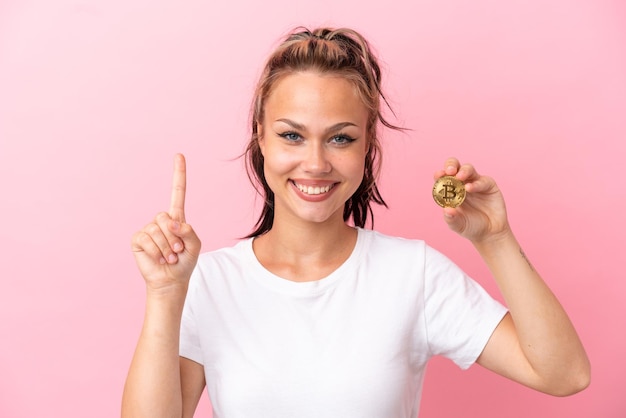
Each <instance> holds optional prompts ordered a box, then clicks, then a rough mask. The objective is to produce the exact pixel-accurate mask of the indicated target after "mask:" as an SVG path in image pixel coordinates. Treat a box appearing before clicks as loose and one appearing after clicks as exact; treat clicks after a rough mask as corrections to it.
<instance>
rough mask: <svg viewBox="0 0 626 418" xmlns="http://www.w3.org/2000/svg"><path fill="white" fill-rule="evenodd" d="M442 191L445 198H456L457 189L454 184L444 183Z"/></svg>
mask: <svg viewBox="0 0 626 418" xmlns="http://www.w3.org/2000/svg"><path fill="white" fill-rule="evenodd" d="M442 192H443V198H444V199H446V200H452V199H454V198H456V191H455V188H454V186H453V185H452V184H444V185H443V190H442Z"/></svg>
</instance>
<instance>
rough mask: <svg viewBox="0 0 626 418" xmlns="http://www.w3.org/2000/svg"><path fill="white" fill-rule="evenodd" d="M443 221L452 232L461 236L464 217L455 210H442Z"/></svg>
mask: <svg viewBox="0 0 626 418" xmlns="http://www.w3.org/2000/svg"><path fill="white" fill-rule="evenodd" d="M443 219H444V220H445V222H446V223H447V224H448V227H449V228H450V229H451V230H453V231H454V232H456V233H458V234H461V233H462V232H463V231H464V230H465V217H464V216H462V215H461V214H460V213H459V212H458V210H456V209H455V208H444V210H443Z"/></svg>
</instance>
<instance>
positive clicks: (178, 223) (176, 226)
mask: <svg viewBox="0 0 626 418" xmlns="http://www.w3.org/2000/svg"><path fill="white" fill-rule="evenodd" d="M172 228H174V230H175V231H178V229H179V228H180V222H178V221H174V223H173V224H172Z"/></svg>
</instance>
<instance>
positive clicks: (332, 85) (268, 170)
mask: <svg viewBox="0 0 626 418" xmlns="http://www.w3.org/2000/svg"><path fill="white" fill-rule="evenodd" d="M367 119H368V111H367V108H366V107H365V105H364V104H363V103H362V101H361V99H360V98H359V96H358V93H357V91H356V89H355V87H354V86H353V85H352V84H351V83H350V82H349V81H347V80H346V79H344V78H341V77H339V76H332V75H319V74H317V73H314V72H299V73H294V74H290V75H287V76H285V77H284V78H282V79H281V80H280V81H278V82H277V83H276V84H275V86H274V89H273V91H272V92H271V93H270V95H269V97H268V98H267V100H266V103H265V108H264V119H263V121H262V124H261V126H259V132H260V133H261V136H260V139H259V146H260V148H261V152H262V153H263V157H264V159H265V165H264V170H265V178H266V180H267V183H268V185H269V187H270V188H271V189H272V191H273V192H274V196H275V202H274V204H275V208H274V222H275V223H276V222H280V221H282V220H289V219H292V220H296V221H307V222H317V223H320V222H329V221H330V222H343V208H344V204H345V202H346V201H347V200H348V199H349V198H350V197H351V196H352V195H353V194H354V192H355V191H356V189H357V188H358V187H359V185H360V184H361V180H362V179H363V170H364V166H365V155H366V153H367V150H368V144H369V141H368V138H367V126H366V125H367Z"/></svg>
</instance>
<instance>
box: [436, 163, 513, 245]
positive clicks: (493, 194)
mask: <svg viewBox="0 0 626 418" xmlns="http://www.w3.org/2000/svg"><path fill="white" fill-rule="evenodd" d="M445 175H447V176H455V177H456V178H458V179H459V180H461V181H462V182H463V183H465V191H466V197H465V201H464V202H463V204H461V205H460V206H458V207H456V208H444V209H443V214H444V219H445V221H446V223H447V224H448V226H449V227H450V229H452V230H453V231H455V232H457V233H458V234H460V235H461V236H463V237H465V238H467V239H469V240H470V241H472V242H473V243H479V242H482V241H485V240H490V239H498V237H500V236H501V235H504V234H507V233H509V232H510V228H509V222H508V220H507V215H506V206H505V204H504V198H503V196H502V193H501V192H500V189H499V188H498V186H497V184H496V182H495V181H494V180H493V179H492V178H491V177H487V176H482V175H480V174H478V172H477V171H476V169H475V168H474V166H473V165H471V164H463V165H461V163H460V162H459V160H457V159H456V158H449V159H448V160H446V163H445V165H444V169H443V170H439V171H437V172H436V173H435V179H438V178H439V177H442V176H445Z"/></svg>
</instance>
